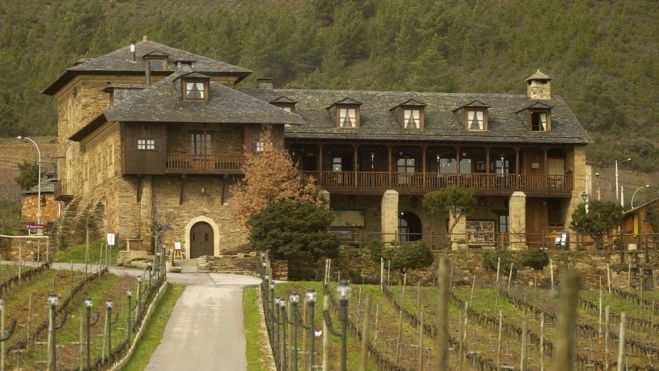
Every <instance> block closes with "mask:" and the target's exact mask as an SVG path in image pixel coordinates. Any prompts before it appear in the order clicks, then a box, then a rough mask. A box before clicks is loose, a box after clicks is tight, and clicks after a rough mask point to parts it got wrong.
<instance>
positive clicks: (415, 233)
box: [398, 211, 422, 243]
mask: <svg viewBox="0 0 659 371" xmlns="http://www.w3.org/2000/svg"><path fill="white" fill-rule="evenodd" d="M421 233H422V232H421V219H419V217H418V216H417V215H416V214H414V213H412V212H409V211H401V213H400V215H399V216H398V241H400V243H403V242H411V241H418V240H420V239H421V237H422V235H421Z"/></svg>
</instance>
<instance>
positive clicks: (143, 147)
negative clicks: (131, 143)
mask: <svg viewBox="0 0 659 371" xmlns="http://www.w3.org/2000/svg"><path fill="white" fill-rule="evenodd" d="M137 150H138V151H155V150H156V140H155V139H153V138H138V139H137Z"/></svg>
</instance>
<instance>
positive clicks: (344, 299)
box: [336, 280, 352, 371]
mask: <svg viewBox="0 0 659 371" xmlns="http://www.w3.org/2000/svg"><path fill="white" fill-rule="evenodd" d="M351 291H352V289H351V288H350V286H348V281H345V280H344V281H341V283H340V284H339V285H338V286H337V287H336V296H337V297H338V299H339V304H340V308H341V326H342V327H343V328H342V331H341V371H346V370H347V369H348V364H347V355H348V346H347V344H348V300H349V299H350V292H351Z"/></svg>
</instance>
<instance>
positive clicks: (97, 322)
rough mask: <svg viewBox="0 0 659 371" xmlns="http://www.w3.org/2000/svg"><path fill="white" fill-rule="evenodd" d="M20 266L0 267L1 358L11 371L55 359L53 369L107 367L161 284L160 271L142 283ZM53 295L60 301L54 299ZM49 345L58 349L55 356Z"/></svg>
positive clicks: (118, 355)
mask: <svg viewBox="0 0 659 371" xmlns="http://www.w3.org/2000/svg"><path fill="white" fill-rule="evenodd" d="M19 267H20V266H19V265H13V264H7V265H0V290H1V291H2V294H3V300H4V302H3V308H4V313H3V319H4V324H2V326H4V332H3V333H2V334H0V335H2V338H3V339H4V338H7V337H8V338H7V339H6V340H4V341H3V342H2V350H3V351H4V354H3V357H2V359H1V360H0V362H4V367H6V368H11V369H31V370H35V369H46V368H50V367H51V364H52V360H53V359H54V360H55V365H56V366H52V367H54V368H53V369H55V368H56V369H61V370H72V369H81V370H82V369H105V368H108V367H109V366H110V364H112V363H115V362H116V361H117V360H118V359H120V358H121V357H123V355H124V354H125V353H126V351H127V348H128V346H129V345H130V339H131V337H132V338H134V336H135V335H134V333H135V331H136V329H137V327H138V325H139V324H140V322H141V321H142V319H143V318H144V313H143V312H144V311H145V309H146V307H147V306H148V304H149V303H150V301H151V300H152V299H153V298H154V297H155V294H156V291H157V289H158V287H159V286H160V284H161V283H162V282H163V280H161V279H159V277H158V276H156V275H157V274H159V272H158V270H156V269H154V272H153V273H151V272H150V271H149V272H147V271H145V272H144V273H145V275H144V277H145V278H144V279H141V278H140V279H139V281H144V282H138V278H136V277H131V276H117V275H113V274H109V273H107V270H100V271H99V270H97V271H96V272H94V273H91V272H88V273H85V272H84V271H79V270H75V269H68V270H55V269H50V268H49V267H48V265H41V266H39V267H31V268H30V267H25V266H23V267H20V268H19ZM19 269H20V278H19ZM128 291H131V293H130V294H128ZM53 294H54V295H55V296H56V297H57V300H56V302H53V301H52V298H53V297H55V296H53ZM129 295H130V296H131V298H129ZM131 299H132V304H130V307H129V303H130V302H131V301H130V300H131ZM53 303H55V304H53ZM138 303H139V304H138ZM90 304H91V306H89V305H90ZM87 308H89V310H88V309H87ZM50 311H53V313H54V319H55V320H54V322H53V324H54V325H53V326H54V329H55V330H54V333H55V334H56V337H55V336H53V337H52V340H51V336H50V335H49V332H50V331H49V315H50V314H49V313H50ZM87 313H89V316H87ZM87 320H89V330H88V326H87ZM88 331H89V332H88ZM88 333H89V338H88V337H87V334H88ZM88 341H89V363H87V362H88V358H87V342H88ZM50 349H55V352H54V353H55V356H54V357H51V354H50ZM88 364H89V366H87V365H88Z"/></svg>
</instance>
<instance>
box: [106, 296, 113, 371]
mask: <svg viewBox="0 0 659 371" xmlns="http://www.w3.org/2000/svg"><path fill="white" fill-rule="evenodd" d="M105 310H106V317H105V318H106V319H105V320H106V321H107V325H108V360H111V359H112V300H109V299H108V300H106V301H105Z"/></svg>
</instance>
